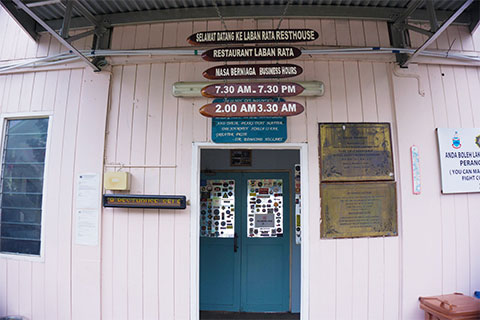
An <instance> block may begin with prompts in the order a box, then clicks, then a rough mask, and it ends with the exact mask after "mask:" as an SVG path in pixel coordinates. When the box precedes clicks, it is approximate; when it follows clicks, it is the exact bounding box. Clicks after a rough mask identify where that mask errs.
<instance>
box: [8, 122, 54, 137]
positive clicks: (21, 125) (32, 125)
mask: <svg viewBox="0 0 480 320" xmlns="http://www.w3.org/2000/svg"><path fill="white" fill-rule="evenodd" d="M47 130H48V118H42V119H20V120H9V121H8V134H17V133H29V134H31V133H47Z"/></svg>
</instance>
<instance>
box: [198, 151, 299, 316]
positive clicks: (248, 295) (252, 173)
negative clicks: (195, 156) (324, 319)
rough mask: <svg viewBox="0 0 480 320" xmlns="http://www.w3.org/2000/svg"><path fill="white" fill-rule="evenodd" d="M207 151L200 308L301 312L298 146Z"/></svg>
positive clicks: (202, 201) (202, 186) (202, 181)
mask: <svg viewBox="0 0 480 320" xmlns="http://www.w3.org/2000/svg"><path fill="white" fill-rule="evenodd" d="M251 151H252V158H251V164H249V165H248V166H241V167H236V166H232V162H231V161H230V160H231V159H230V156H231V152H230V150H226V149H224V150H218V149H211V150H203V151H202V153H201V168H202V174H201V177H200V212H199V213H200V230H199V235H200V257H199V258H200V259H199V260H200V279H199V280H200V281H199V282H200V283H199V284H200V297H199V298H200V310H202V311H221V312H230V313H232V312H233V313H245V312H247V313H262V312H268V313H272V312H275V313H299V311H300V245H297V244H296V242H295V232H294V230H295V229H294V228H295V223H294V221H295V220H294V219H295V218H294V217H295V212H294V210H293V208H294V205H293V203H294V192H295V189H294V188H293V187H292V186H293V183H294V176H293V173H294V169H295V165H297V166H298V163H299V152H298V151H297V150H251ZM204 314H205V313H204Z"/></svg>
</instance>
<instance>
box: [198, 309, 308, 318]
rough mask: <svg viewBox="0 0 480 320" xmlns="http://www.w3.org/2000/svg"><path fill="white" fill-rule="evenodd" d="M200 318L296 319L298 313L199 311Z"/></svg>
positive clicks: (298, 316)
mask: <svg viewBox="0 0 480 320" xmlns="http://www.w3.org/2000/svg"><path fill="white" fill-rule="evenodd" d="M200 319H201V320H211V319H212V320H213V319H215V320H233V319H234V320H265V319H269V320H298V319H300V314H299V313H255V312H226V311H200Z"/></svg>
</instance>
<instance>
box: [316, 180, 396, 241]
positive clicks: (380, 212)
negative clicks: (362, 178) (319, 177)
mask: <svg viewBox="0 0 480 320" xmlns="http://www.w3.org/2000/svg"><path fill="white" fill-rule="evenodd" d="M320 196H321V198H322V223H321V225H320V237H321V238H323V239H335V238H356V237H381V236H396V235H397V234H398V231H397V200H396V199H397V198H396V189H395V182H393V181H384V182H362V183H354V182H353V183H352V182H341V183H322V184H321V185H320Z"/></svg>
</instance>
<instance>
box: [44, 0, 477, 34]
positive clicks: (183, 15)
mask: <svg viewBox="0 0 480 320" xmlns="http://www.w3.org/2000/svg"><path fill="white" fill-rule="evenodd" d="M219 9H220V12H221V14H222V16H223V17H224V18H226V19H229V18H278V17H280V16H282V14H283V11H284V10H285V6H284V5H261V6H226V7H223V6H220V7H219ZM404 11H405V9H402V8H387V7H362V6H348V7H346V6H331V5H327V6H323V5H290V6H289V7H288V11H287V13H286V15H285V17H286V18H344V19H347V18H350V19H365V20H383V21H395V20H396V19H397V18H398V17H400V16H401V15H402V14H403V13H404ZM452 13H453V11H438V12H437V19H438V20H440V21H445V20H447V19H448V17H450V15H451V14H452ZM428 16H429V15H428V13H427V10H425V9H417V10H415V11H414V12H413V13H412V14H411V16H409V21H422V22H423V21H426V22H428V21H429V20H428ZM95 19H96V21H107V22H108V23H109V24H110V25H112V26H118V25H125V24H137V23H154V22H165V21H185V20H188V21H191V20H209V19H215V20H217V19H218V14H217V12H216V11H215V8H214V7H198V8H188V9H185V8H183V9H164V10H149V11H139V12H127V13H114V14H106V15H98V16H96V17H95ZM470 20H471V19H470V15H469V14H464V15H461V16H460V17H459V18H458V19H457V21H455V23H457V24H463V25H469V24H470V23H471V21H470ZM62 22H63V19H58V20H50V21H47V23H48V25H49V26H50V27H51V28H52V29H55V30H59V29H60V28H61V26H62ZM91 26H93V24H92V23H91V22H90V21H88V20H87V19H86V18H83V17H78V18H73V19H72V21H71V25H70V28H71V29H78V28H85V27H91ZM37 31H38V32H40V31H44V30H42V28H39V29H37Z"/></svg>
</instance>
